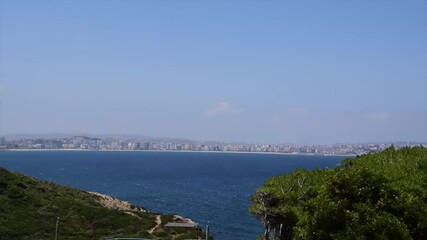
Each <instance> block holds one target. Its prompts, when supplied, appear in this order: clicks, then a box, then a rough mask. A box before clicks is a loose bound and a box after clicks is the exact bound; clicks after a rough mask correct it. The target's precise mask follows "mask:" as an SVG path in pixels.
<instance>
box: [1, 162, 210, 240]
mask: <svg viewBox="0 0 427 240" xmlns="http://www.w3.org/2000/svg"><path fill="white" fill-rule="evenodd" d="M101 198H102V196H99V195H96V194H91V193H88V192H84V191H80V190H77V189H73V188H70V187H64V186H59V185H56V184H54V183H50V182H45V181H40V180H37V179H34V178H31V177H27V176H24V175H22V174H18V173H13V172H9V171H7V170H6V169H3V168H0V239H53V238H54V235H55V223H56V219H57V217H60V224H59V239H102V238H103V237H145V238H150V239H151V238H153V239H154V238H155V239H183V237H184V238H187V237H191V238H197V237H198V236H200V237H203V233H202V232H201V231H200V230H195V229H174V228H165V227H164V225H165V224H166V222H165V221H161V223H159V220H160V219H164V220H166V219H169V220H170V219H172V218H173V217H172V215H160V216H159V215H158V214H154V213H149V212H147V211H146V210H145V209H143V208H141V207H137V206H133V205H130V209H127V210H126V211H124V210H123V209H113V208H111V207H110V208H108V207H105V206H104V205H105V204H104V205H102V204H101V203H100V200H102V199H101ZM104 198H105V197H104ZM114 201H116V200H114ZM117 201H119V200H117ZM114 205H115V206H116V204H114ZM122 205H124V206H126V205H127V204H122Z"/></svg>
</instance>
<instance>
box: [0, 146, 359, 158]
mask: <svg viewBox="0 0 427 240" xmlns="http://www.w3.org/2000/svg"><path fill="white" fill-rule="evenodd" d="M2 151H3V152H8V151H10V152H55V151H73V152H74V151H79V152H80V151H82V152H159V153H168V152H170V153H227V154H229V153H230V154H273V155H288V156H330V157H355V156H357V155H355V154H314V153H298V152H297V153H284V152H241V151H194V150H119V149H72V148H67V149H64V148H58V149H31V148H28V149H4V150H0V152H2Z"/></svg>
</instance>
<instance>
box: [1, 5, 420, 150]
mask: <svg viewBox="0 0 427 240" xmlns="http://www.w3.org/2000/svg"><path fill="white" fill-rule="evenodd" d="M0 98H1V102H0V107H1V109H0V114H1V115H0V135H1V134H15V133H71V134H142V135H148V136H158V137H161V136H165V137H181V138H189V139H200V140H221V141H244V142H262V143H308V144H313V143H337V142H379V141H422V142H427V2H426V1H416V0H413V1H398V0H394V1H385V0H384V1H379V0H374V1H332V0H331V1H308V0H307V1H131V0H128V1H107V0H98V1H97V0H92V1H11V0H0Z"/></svg>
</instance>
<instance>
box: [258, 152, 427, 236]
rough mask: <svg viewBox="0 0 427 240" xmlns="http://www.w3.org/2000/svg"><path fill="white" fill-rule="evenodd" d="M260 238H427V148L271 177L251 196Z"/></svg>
mask: <svg viewBox="0 0 427 240" xmlns="http://www.w3.org/2000/svg"><path fill="white" fill-rule="evenodd" d="M251 200H252V203H253V204H252V207H251V209H250V212H251V213H252V214H254V215H255V216H256V217H257V218H258V219H259V220H260V222H261V223H262V224H263V225H264V227H265V233H264V235H263V236H262V238H263V239H270V238H271V237H272V238H273V239H427V149H426V148H424V147H415V148H403V149H400V150H396V149H394V148H393V147H391V148H388V149H386V150H385V151H383V152H381V153H372V154H366V155H363V156H358V157H356V158H349V159H346V160H344V161H343V163H342V165H341V166H338V167H336V168H335V169H330V170H328V169H324V170H318V169H317V170H314V171H308V170H296V171H294V172H293V173H291V174H289V175H280V176H276V177H273V178H270V179H268V180H267V181H266V183H265V184H264V186H262V187H261V188H259V189H257V190H256V192H255V194H254V195H253V196H252V197H251Z"/></svg>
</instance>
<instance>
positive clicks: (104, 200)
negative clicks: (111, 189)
mask: <svg viewBox="0 0 427 240" xmlns="http://www.w3.org/2000/svg"><path fill="white" fill-rule="evenodd" d="M89 193H90V194H92V195H95V196H96V199H97V200H98V202H99V203H100V204H101V205H102V206H104V207H106V208H109V209H114V210H119V211H123V212H125V213H128V214H130V215H134V216H135V214H134V213H135V212H144V213H145V212H148V211H147V210H146V209H144V208H142V207H139V206H135V205H133V204H131V203H129V202H127V201H122V200H119V199H117V198H113V197H111V196H108V195H105V194H101V193H97V192H89Z"/></svg>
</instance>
